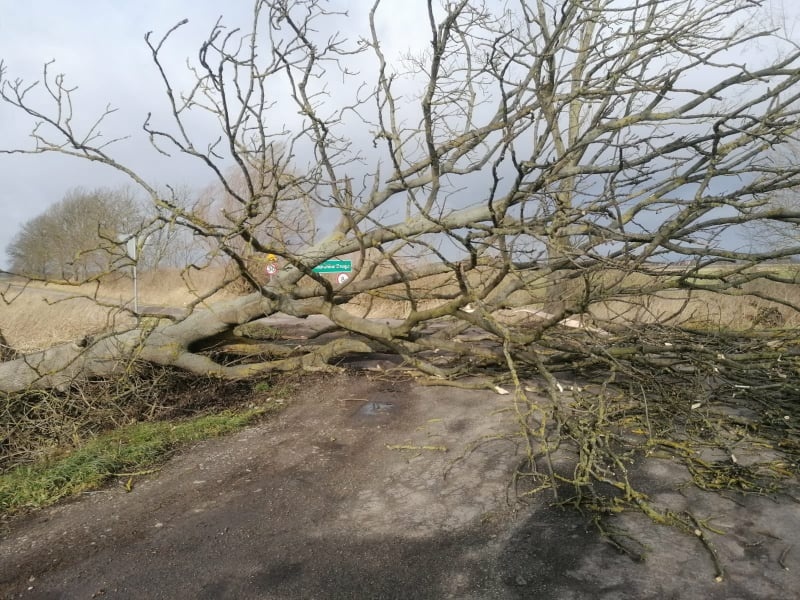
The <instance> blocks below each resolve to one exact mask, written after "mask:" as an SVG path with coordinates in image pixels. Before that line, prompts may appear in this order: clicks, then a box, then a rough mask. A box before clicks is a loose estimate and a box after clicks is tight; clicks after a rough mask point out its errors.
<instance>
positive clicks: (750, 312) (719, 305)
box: [0, 264, 800, 352]
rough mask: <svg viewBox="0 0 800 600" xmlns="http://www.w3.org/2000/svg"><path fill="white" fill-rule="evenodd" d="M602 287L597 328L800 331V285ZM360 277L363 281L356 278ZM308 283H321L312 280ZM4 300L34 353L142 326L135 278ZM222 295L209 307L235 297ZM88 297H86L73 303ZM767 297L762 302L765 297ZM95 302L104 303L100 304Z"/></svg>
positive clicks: (389, 295) (166, 275)
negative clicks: (136, 312) (609, 292)
mask: <svg viewBox="0 0 800 600" xmlns="http://www.w3.org/2000/svg"><path fill="white" fill-rule="evenodd" d="M392 271H393V268H392V267H390V266H389V265H385V264H384V265H379V266H378V268H377V269H376V271H375V273H374V275H375V276H380V275H385V274H388V273H390V272H392ZM492 274H493V272H492V269H491V268H490V267H484V268H481V269H476V270H474V271H471V272H470V273H469V275H468V279H467V281H468V284H469V285H470V286H471V287H473V288H477V287H479V286H480V285H481V284H482V283H483V282H485V281H487V280H488V279H489V278H490V277H491V276H492ZM223 276H224V273H223V271H222V270H221V269H205V270H196V271H183V272H181V271H178V270H177V269H176V270H161V271H158V272H153V273H144V274H142V276H141V277H140V280H139V302H140V305H142V306H158V307H184V306H187V305H188V304H191V303H193V302H196V301H197V298H198V295H201V294H206V293H208V292H209V291H210V290H213V289H215V288H216V287H218V286H219V284H220V282H221V281H222V279H223ZM596 277H597V281H595V282H594V284H596V285H601V286H607V285H610V284H612V283H617V282H620V283H622V285H624V286H625V287H627V288H628V289H630V290H632V292H631V294H630V295H628V296H618V297H616V298H614V299H612V300H606V301H602V302H597V303H595V304H593V305H592V306H591V309H590V311H589V312H590V316H591V318H592V319H593V320H594V321H597V322H612V323H615V324H618V325H619V324H622V325H631V326H635V325H637V324H642V323H667V324H672V325H685V326H691V327H705V328H707V327H714V328H720V329H734V330H746V329H750V328H753V327H766V328H770V327H800V313H798V311H796V310H793V309H792V308H791V307H790V306H787V305H785V304H781V303H780V302H770V301H769V300H766V299H764V298H763V297H771V298H775V299H777V300H779V301H783V302H786V303H789V304H791V303H795V304H796V303H797V299H798V298H800V293H798V290H799V289H800V285H798V284H788V283H777V282H773V281H767V280H761V281H756V282H751V283H746V284H744V285H742V286H741V287H740V288H733V289H731V290H730V293H727V294H720V293H713V292H708V291H683V290H670V291H664V292H654V293H636V290H638V289H642V288H647V287H648V286H654V287H658V281H657V280H656V279H655V278H653V277H647V276H644V275H636V274H634V275H627V276H623V275H622V274H615V273H612V272H608V273H598V274H597V275H596ZM356 279H358V276H357V277H356ZM300 285H301V286H302V285H314V282H313V281H312V280H310V279H308V281H305V282H303V281H301V282H300ZM3 290H5V292H4V294H3V300H4V301H0V331H2V333H3V334H4V335H5V337H6V339H7V340H8V343H9V344H10V345H11V346H12V347H14V348H15V349H17V350H19V351H22V352H31V351H35V350H40V349H43V348H47V347H50V346H52V345H54V344H58V343H62V342H67V341H73V340H77V339H81V338H83V337H85V336H87V335H93V334H96V333H98V332H101V331H109V330H120V329H124V328H127V327H130V326H131V325H133V324H134V319H133V318H132V317H131V315H130V314H129V313H128V312H127V311H125V310H122V309H121V308H119V307H120V306H127V307H131V305H132V293H133V286H132V282H131V280H130V278H129V277H125V276H117V277H116V278H109V279H107V280H104V281H103V282H101V283H99V284H93V285H89V284H85V285H83V286H69V285H58V284H47V285H44V284H40V283H35V284H30V285H29V286H28V287H27V288H25V289H24V290H22V289H19V288H10V289H6V287H5V284H2V285H0V291H3ZM413 293H414V295H415V296H416V297H417V299H418V300H417V302H416V308H417V310H426V309H430V308H434V307H437V306H440V305H441V304H442V303H444V302H446V301H447V300H448V299H449V298H452V297H454V296H456V295H458V293H459V288H458V284H457V282H456V279H455V277H454V276H453V274H443V275H433V276H430V277H425V278H422V279H420V280H418V281H415V282H414V283H413ZM231 294H232V292H230V291H225V290H223V291H220V292H217V293H216V294H214V295H213V296H212V297H211V298H209V300H208V301H207V302H213V301H215V300H220V299H223V298H225V297H229V296H231ZM76 295H80V296H82V297H71V298H70V297H68V296H76ZM759 296H762V297H759ZM407 298H408V289H407V288H406V287H405V286H404V285H403V284H396V285H392V286H388V287H386V288H382V289H380V290H376V291H374V292H372V293H369V294H359V295H357V296H356V297H354V298H353V299H352V300H351V301H350V302H349V303H348V304H347V305H346V308H347V310H349V311H351V312H352V313H353V314H355V315H358V316H361V317H372V318H396V319H400V318H404V317H406V316H407V315H408V314H409V312H410V311H411V309H412V304H411V302H410V301H409V300H408V299H407ZM95 299H97V300H99V302H98V301H95ZM541 300H542V289H541V286H536V289H529V290H522V291H518V292H515V293H514V294H512V295H511V296H509V297H507V298H505V299H503V304H504V305H505V306H508V307H520V306H527V307H532V308H540V307H541Z"/></svg>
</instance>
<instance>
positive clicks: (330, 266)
mask: <svg viewBox="0 0 800 600" xmlns="http://www.w3.org/2000/svg"><path fill="white" fill-rule="evenodd" d="M352 270H353V261H352V260H326V261H325V262H323V263H320V264H318V265H317V266H316V267H314V269H313V271H314V273H350V272H351V271H352Z"/></svg>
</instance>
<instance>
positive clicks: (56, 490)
mask: <svg viewBox="0 0 800 600" xmlns="http://www.w3.org/2000/svg"><path fill="white" fill-rule="evenodd" d="M277 410H280V405H277V404H276V405H274V406H270V407H267V408H264V407H261V408H255V409H250V410H246V411H240V412H233V411H225V412H221V413H218V414H213V415H206V416H202V417H197V418H194V419H191V420H186V421H180V422H164V421H162V422H149V423H135V424H132V425H129V426H126V427H122V428H120V429H116V430H114V431H111V432H109V433H105V434H102V435H100V436H98V437H96V438H94V439H93V440H91V441H89V442H87V443H86V444H84V445H83V446H81V447H80V448H77V449H75V450H74V451H72V452H70V453H69V454H68V455H66V456H64V457H61V458H58V459H55V460H51V461H49V462H47V463H44V464H35V465H24V466H20V467H17V468H15V469H12V470H11V471H9V472H7V473H5V474H3V475H0V514H12V513H16V512H19V511H21V510H25V509H31V508H40V507H43V506H48V505H50V504H53V503H55V502H57V501H58V500H61V499H63V498H67V497H69V496H73V495H75V494H79V493H81V492H85V491H88V490H92V489H97V488H98V487H100V486H102V485H103V484H104V483H106V482H107V481H108V480H109V479H110V478H112V477H130V476H131V474H132V473H135V472H140V471H141V470H143V469H147V468H152V467H153V466H154V465H157V464H158V463H160V462H163V460H164V459H165V457H166V456H167V454H168V453H169V452H170V451H172V450H174V449H175V448H177V447H178V446H180V445H183V444H186V443H189V442H194V441H198V440H202V439H207V438H212V437H216V436H220V435H224V434H226V433H230V432H233V431H236V430H238V429H241V428H242V427H244V426H245V425H247V424H248V423H251V422H252V421H253V420H254V419H255V418H257V417H258V416H260V415H263V414H265V413H269V412H277ZM130 483H131V480H129V484H130Z"/></svg>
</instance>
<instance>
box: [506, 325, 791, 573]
mask: <svg viewBox="0 0 800 600" xmlns="http://www.w3.org/2000/svg"><path fill="white" fill-rule="evenodd" d="M609 342H610V340H609V339H605V340H604V343H603V344H602V346H600V345H595V344H594V343H593V341H592V339H590V336H587V334H586V333H585V332H580V331H559V332H553V334H552V335H549V336H548V337H547V338H546V339H543V340H542V343H543V349H542V352H543V353H545V354H546V355H547V356H548V358H547V359H546V360H545V361H543V365H544V364H545V362H546V363H549V364H547V365H546V366H544V370H543V371H542V374H543V375H544V376H543V377H542V378H540V381H542V382H543V389H538V390H537V389H533V388H528V389H527V390H525V389H524V388H523V389H519V388H518V389H517V396H516V400H517V404H518V408H519V414H520V415H521V417H520V424H521V426H522V431H523V433H524V436H525V438H526V439H527V440H528V453H527V457H526V460H525V462H524V464H523V465H521V467H520V469H519V470H518V472H517V484H518V485H519V486H521V487H518V489H520V490H522V495H523V496H524V495H526V494H535V493H538V492H541V491H544V490H549V491H550V492H551V493H552V494H553V498H554V501H555V502H556V503H557V504H560V505H569V506H573V507H577V508H578V509H579V510H581V511H588V512H589V514H591V515H592V519H593V521H594V523H595V524H596V525H597V527H598V529H599V530H600V532H601V533H603V534H604V535H605V536H606V537H607V539H608V540H609V541H610V542H611V543H612V544H613V545H614V546H616V547H617V548H618V549H619V550H621V551H623V552H625V553H627V554H629V555H631V556H632V557H633V558H634V559H637V560H639V559H643V558H644V553H645V551H644V546H643V545H641V544H638V543H637V542H635V541H632V540H631V538H630V537H629V536H628V535H627V534H625V533H622V534H620V532H619V531H617V530H616V529H615V528H614V527H613V526H611V525H609V519H610V518H611V517H613V516H614V515H617V514H619V513H622V512H626V511H629V510H638V511H641V512H643V513H644V514H646V515H647V516H648V517H650V518H651V519H652V520H653V521H654V522H656V523H659V524H665V525H671V526H674V527H677V528H678V529H680V530H683V531H685V532H687V533H688V534H690V535H691V536H693V537H697V539H699V540H700V541H701V542H702V544H703V545H704V547H705V548H706V550H708V552H709V554H710V555H711V557H712V559H713V561H714V564H715V568H716V577H717V578H722V577H723V574H724V569H723V565H722V564H721V562H720V559H719V557H718V556H717V553H716V551H715V549H714V546H713V544H712V543H711V541H710V540H709V538H708V537H707V531H708V529H709V528H706V527H705V526H704V525H702V520H701V519H699V518H698V517H696V516H695V515H694V514H693V513H692V512H691V510H687V511H681V512H676V511H675V510H673V509H671V508H670V507H667V506H660V505H659V504H658V502H656V501H654V500H652V499H651V497H650V496H649V495H648V493H647V491H646V489H644V488H646V487H647V485H646V484H642V482H641V479H640V477H639V475H638V473H639V472H640V471H639V470H638V469H637V467H639V466H641V464H642V462H643V461H644V460H647V459H650V458H669V459H671V461H672V462H673V464H674V462H675V461H678V462H679V463H681V464H683V465H684V467H685V469H686V476H687V479H686V482H685V483H688V484H692V485H694V486H697V487H698V488H700V489H701V490H704V491H712V492H731V493H742V494H759V495H772V494H777V493H783V494H788V495H789V496H790V497H792V498H793V499H794V500H795V501H797V502H800V499H797V498H794V497H793V496H791V493H792V491H791V490H792V488H791V486H790V485H787V484H788V483H789V482H793V481H794V482H796V481H797V475H798V474H799V473H800V403H798V401H797V398H800V338H799V337H798V336H797V334H796V333H795V332H792V331H769V332H756V331H751V332H737V333H719V332H708V331H691V330H686V329H680V328H670V327H664V326H661V325H650V326H643V327H642V328H640V329H637V330H635V331H634V330H629V331H625V332H622V333H620V334H618V335H615V336H614V339H613V341H612V343H609ZM567 347H569V348H571V350H570V351H564V350H563V349H564V348H567ZM556 348H559V349H561V351H556ZM578 348H582V350H578ZM520 380H521V379H520ZM530 392H536V393H530ZM520 407H521V408H520ZM565 457H566V458H567V460H564V458H565ZM712 531H713V530H712Z"/></svg>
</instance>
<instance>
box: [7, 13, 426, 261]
mask: <svg viewBox="0 0 800 600" xmlns="http://www.w3.org/2000/svg"><path fill="white" fill-rule="evenodd" d="M371 3H372V2H371V0H369V1H368V0H358V1H353V0H349V1H348V0H340V1H339V2H338V3H337V2H336V1H335V0H334V1H333V2H332V3H331V6H336V5H337V4H339V5H340V6H341V8H343V9H345V8H346V9H347V10H348V11H349V13H350V15H351V16H350V21H351V22H352V27H353V30H354V31H355V30H362V28H363V26H364V24H365V23H366V14H367V10H364V7H365V6H368V5H370V4H371ZM11 5H12V0H0V6H2V7H3V10H2V13H1V14H2V18H1V19H0V60H2V61H3V62H4V63H5V66H6V69H7V73H6V77H8V78H10V79H16V78H22V79H24V80H26V81H31V82H33V81H35V80H37V79H40V78H41V74H42V66H43V64H44V63H45V62H47V61H49V60H53V59H55V61H56V62H55V64H54V65H53V66H52V67H51V70H52V72H54V73H64V74H66V76H67V77H68V82H69V83H70V84H71V85H74V86H78V88H79V89H78V92H77V93H76V96H75V98H76V100H77V106H76V113H77V115H78V116H79V117H81V118H83V119H85V120H88V119H92V118H96V117H97V116H98V115H99V114H101V113H102V111H103V109H104V107H105V106H106V105H107V104H110V105H112V106H113V107H115V108H117V109H118V111H117V112H116V113H115V114H114V115H113V117H112V118H111V119H110V120H109V121H108V123H107V125H106V126H105V127H104V129H103V132H104V134H105V135H106V136H108V137H113V136H119V135H128V134H130V135H132V136H133V137H132V139H130V140H126V141H124V142H122V143H120V144H117V145H116V146H114V152H113V153H114V156H115V157H119V158H121V159H122V160H123V162H125V163H126V164H130V165H132V166H133V167H135V168H136V169H137V170H139V171H140V172H142V173H144V174H145V175H146V176H147V177H148V178H149V179H150V180H151V181H152V182H154V183H156V184H159V183H160V184H163V183H171V184H178V185H181V184H188V185H191V186H194V187H202V186H204V185H205V184H207V183H208V182H209V181H210V178H209V175H208V172H207V171H204V170H203V169H201V168H200V167H199V166H197V165H194V164H193V163H178V164H177V165H176V163H174V162H172V161H169V162H168V161H165V160H163V158H161V157H159V156H158V155H157V154H155V153H154V152H152V151H150V148H149V144H147V141H146V139H145V137H144V135H143V133H142V131H141V124H142V123H143V121H144V119H145V116H146V115H147V113H148V112H151V111H152V112H154V113H158V112H159V110H162V109H163V107H164V106H165V98H164V94H163V89H162V88H161V87H160V81H159V79H158V76H157V72H156V70H155V68H154V67H153V64H152V61H151V58H150V55H149V49H148V48H147V46H146V45H145V43H144V40H143V37H144V34H145V33H146V32H147V31H151V30H152V31H154V35H159V36H160V35H161V34H163V33H164V32H166V31H167V30H168V29H169V28H170V27H171V26H172V25H174V24H176V23H177V22H178V21H180V20H182V19H184V18H188V19H189V23H188V25H187V26H185V27H182V28H181V29H180V30H179V32H178V34H177V35H175V36H174V37H173V38H171V40H170V42H169V52H168V55H169V58H170V61H171V66H172V67H174V68H175V69H176V70H181V67H182V66H183V65H184V64H185V61H186V59H187V58H189V57H195V56H196V54H197V49H198V47H199V45H200V43H201V42H202V40H203V39H205V37H206V36H207V35H208V33H209V32H210V31H211V29H212V27H213V25H214V23H215V22H216V20H217V19H218V18H219V17H220V16H221V15H222V16H223V20H224V22H225V23H227V24H235V25H245V26H246V24H247V22H248V20H249V17H250V15H251V11H252V2H250V1H249V0H237V1H236V2H219V1H218V0H137V1H136V2H132V1H123V0H119V1H115V2H111V1H109V0H73V1H71V2H65V1H64V0H35V1H29V2H19V1H18V0H13V8H11ZM424 5H425V3H424V2H423V1H416V2H415V1H408V2H406V1H399V0H385V4H384V7H383V9H382V11H383V14H384V15H385V19H384V20H383V26H382V28H383V29H384V31H383V32H382V35H383V36H384V38H385V40H384V41H385V42H386V43H387V45H389V46H390V47H394V48H395V49H396V50H397V51H399V49H400V48H402V47H407V46H409V45H410V44H412V43H413V42H414V40H415V39H417V40H419V39H422V38H423V37H424V36H426V31H425V21H424V20H423V21H422V22H421V23H420V21H419V19H420V18H422V19H424V18H425V9H424ZM343 33H345V34H347V33H351V32H343ZM31 126H32V121H31V120H29V119H26V118H25V116H24V115H22V114H21V113H19V112H18V111H14V110H13V109H11V108H9V107H8V106H6V105H4V104H0V149H10V148H19V147H27V148H30V147H31V146H32V142H31V140H30V138H29V133H30V130H31ZM0 180H1V181H2V186H0V214H1V215H2V218H0V268H7V266H8V263H7V260H6V256H5V249H6V246H7V245H8V243H9V242H10V241H11V239H12V238H13V236H14V235H15V233H16V232H17V231H18V230H19V228H20V226H21V225H22V224H23V223H24V222H25V221H27V220H29V219H31V218H32V217H35V216H36V215H37V214H40V213H41V212H43V211H45V210H46V208H47V206H48V205H50V204H52V203H53V202H57V201H58V200H60V199H61V198H62V197H63V196H64V194H65V192H67V191H68V190H70V189H71V188H74V187H86V188H90V189H91V188H95V187H100V186H117V185H121V184H124V183H126V179H125V178H124V177H123V176H121V175H120V174H118V173H116V172H114V171H112V170H111V169H109V168H107V167H103V166H100V165H94V164H90V163H88V162H86V161H81V160H77V159H70V158H66V157H60V156H57V155H52V154H48V155H6V154H0Z"/></svg>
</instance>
